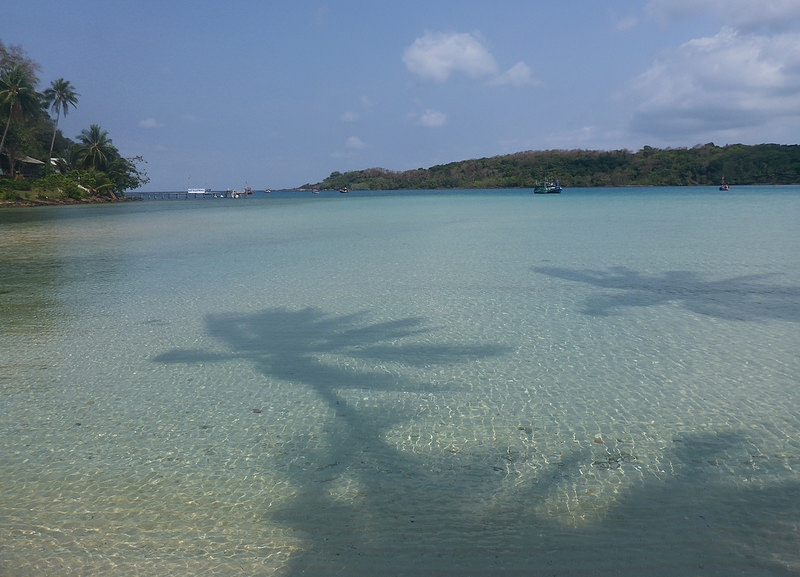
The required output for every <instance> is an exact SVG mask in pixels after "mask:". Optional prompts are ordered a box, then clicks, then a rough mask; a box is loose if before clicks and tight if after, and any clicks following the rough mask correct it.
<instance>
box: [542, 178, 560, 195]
mask: <svg viewBox="0 0 800 577" xmlns="http://www.w3.org/2000/svg"><path fill="white" fill-rule="evenodd" d="M545 185H546V186H547V194H558V193H560V192H561V191H562V190H564V189H563V188H561V185H560V184H558V180H551V181H550V182H547V183H545Z"/></svg>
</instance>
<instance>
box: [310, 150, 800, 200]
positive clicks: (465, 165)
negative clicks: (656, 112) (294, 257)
mask: <svg viewBox="0 0 800 577" xmlns="http://www.w3.org/2000/svg"><path fill="white" fill-rule="evenodd" d="M723 176H724V177H725V180H726V181H727V182H728V183H730V184H732V185H746V184H767V183H768V184H796V183H800V145H782V144H758V145H752V146H751V145H743V144H733V145H728V146H724V147H720V146H715V145H714V144H713V143H709V144H704V145H698V146H695V147H694V148H667V149H657V148H651V147H649V146H645V147H644V148H643V149H642V150H639V151H638V152H631V151H629V150H614V151H596V150H546V151H527V152H517V153H515V154H508V155H504V156H495V157H491V158H479V159H474V160H463V161H459V162H451V163H448V164H441V165H437V166H432V167H430V168H427V169H425V168H418V169H416V170H406V171H402V172H395V171H391V170H387V169H385V168H368V169H365V170H357V171H352V172H344V173H340V172H333V173H332V174H331V175H330V176H329V177H328V178H326V179H325V180H323V181H322V182H318V183H316V184H306V185H303V186H302V187H301V188H304V189H310V188H319V189H334V190H335V189H339V188H342V187H345V186H347V187H350V188H351V189H353V190H401V189H439V188H441V189H448V188H532V187H533V186H534V184H535V183H536V182H542V181H544V180H545V179H549V178H558V179H559V180H560V182H561V184H562V185H563V186H567V187H596V186H691V185H713V184H719V182H720V180H721V179H722V177H723Z"/></svg>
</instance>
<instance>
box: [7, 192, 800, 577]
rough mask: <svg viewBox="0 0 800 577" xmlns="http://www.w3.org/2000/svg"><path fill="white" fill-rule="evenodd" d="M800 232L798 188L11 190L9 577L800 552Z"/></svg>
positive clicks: (787, 570)
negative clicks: (130, 196)
mask: <svg viewBox="0 0 800 577" xmlns="http://www.w3.org/2000/svg"><path fill="white" fill-rule="evenodd" d="M798 222H800V188H798V187H780V188H773V187H770V188H767V187H764V188H759V187H748V188H735V189H734V190H732V191H731V192H730V193H726V194H723V193H719V192H717V191H716V190H715V189H710V188H706V189H701V188H697V189H691V188H689V189H636V190H619V189H617V190H614V189H610V190H609V189H605V190H569V189H568V190H566V191H565V193H564V194H562V195H559V196H556V195H547V196H534V195H532V194H530V192H519V191H478V192H447V193H392V194H387V193H357V192H355V193H351V194H349V195H340V194H338V193H323V194H321V195H313V196H312V195H310V194H309V195H296V194H295V195H288V194H285V195H276V194H272V195H269V196H268V195H263V194H262V195H260V196H259V195H255V196H254V197H253V198H249V199H247V200H242V199H238V200H235V199H207V200H202V201H198V200H196V201H145V202H139V203H126V204H124V205H114V206H86V207H59V208H42V209H15V210H6V211H3V212H0V243H1V244H2V247H3V248H2V251H0V319H1V320H2V322H1V323H0V388H2V411H0V442H2V451H0V495H1V496H2V497H0V499H1V500H0V574H2V575H4V576H17V575H20V576H22V575H37V576H38V575H59V576H65V575H99V574H113V575H120V576H127V575H148V576H150V575H160V576H164V575H226V576H227V575H279V576H294V575H426V574H427V575H433V574H436V575H498V574H499V575H540V574H541V575H589V574H606V575H608V574H615V575H631V576H633V575H642V574H651V575H737V574H742V575H754V574H758V575H786V574H797V573H799V572H800V415H799V414H798V407H800V394H798V382H800V360H799V356H798V350H800V258H798V255H800V226H799V225H798Z"/></svg>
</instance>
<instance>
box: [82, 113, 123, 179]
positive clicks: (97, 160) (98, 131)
mask: <svg viewBox="0 0 800 577" xmlns="http://www.w3.org/2000/svg"><path fill="white" fill-rule="evenodd" d="M75 155H76V161H77V162H76V165H77V167H78V168H83V169H87V170H88V169H94V170H101V171H105V170H107V169H108V167H109V166H111V163H112V162H114V160H116V159H117V158H119V156H120V154H119V151H118V150H117V149H116V148H115V147H114V145H113V144H112V143H111V139H110V138H109V137H108V131H106V130H103V129H102V128H100V126H98V125H97V124H92V125H91V126H90V127H89V128H88V129H87V128H84V129H83V130H82V131H81V133H80V135H79V136H78V144H77V146H76V148H75Z"/></svg>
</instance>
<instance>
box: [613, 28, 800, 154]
mask: <svg viewBox="0 0 800 577" xmlns="http://www.w3.org/2000/svg"><path fill="white" fill-rule="evenodd" d="M798 94H800V33H786V34H776V35H771V36H766V35H760V34H742V33H740V32H738V31H736V30H734V29H731V28H724V29H723V30H722V31H721V32H720V33H718V34H717V35H715V36H712V37H706V38H697V39H694V40H691V41H689V42H686V43H684V44H683V45H681V46H680V47H678V48H677V49H675V50H672V51H669V52H666V53H664V54H662V55H661V56H660V57H659V58H658V60H656V61H655V62H654V63H653V64H652V65H651V67H650V68H649V69H648V70H647V71H645V72H644V73H643V74H641V75H640V76H639V77H638V78H636V79H635V80H634V81H633V82H632V83H631V84H630V86H629V92H628V94H627V96H629V97H631V98H633V99H634V102H635V105H634V107H635V112H634V119H633V128H634V129H636V130H638V131H640V132H644V133H648V134H653V135H660V136H664V137H669V136H670V135H675V136H679V135H682V136H683V137H684V140H685V139H686V138H689V137H693V138H695V141H697V142H699V140H711V139H712V137H714V136H717V137H718V138H719V137H728V138H730V139H732V140H734V141H735V140H736V138H746V137H748V136H749V137H750V140H752V139H753V137H754V135H756V134H760V133H765V134H766V130H765V129H766V127H772V129H773V130H778V131H779V132H780V131H781V130H782V131H786V130H787V127H789V126H794V127H795V129H797V128H798V124H800V98H798ZM781 125H783V128H780V127H781ZM774 133H775V132H773V134H774ZM762 138H763V137H762ZM766 138H769V137H768V136H767V137H766Z"/></svg>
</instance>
